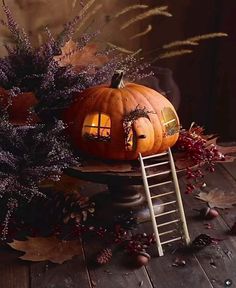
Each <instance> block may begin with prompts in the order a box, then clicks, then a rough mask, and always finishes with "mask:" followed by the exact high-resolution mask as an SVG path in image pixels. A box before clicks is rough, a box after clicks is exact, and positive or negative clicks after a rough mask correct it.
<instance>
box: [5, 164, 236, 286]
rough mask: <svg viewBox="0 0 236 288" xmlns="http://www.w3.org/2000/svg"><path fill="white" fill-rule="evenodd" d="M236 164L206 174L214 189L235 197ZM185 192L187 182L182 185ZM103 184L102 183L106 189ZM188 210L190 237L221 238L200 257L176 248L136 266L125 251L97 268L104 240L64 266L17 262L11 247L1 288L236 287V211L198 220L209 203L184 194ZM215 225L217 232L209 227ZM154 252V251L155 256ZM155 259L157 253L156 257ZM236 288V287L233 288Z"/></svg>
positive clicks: (146, 226)
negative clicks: (228, 283) (235, 228)
mask: <svg viewBox="0 0 236 288" xmlns="http://www.w3.org/2000/svg"><path fill="white" fill-rule="evenodd" d="M235 171H236V162H234V163H229V164H224V165H222V164H220V165H218V166H217V169H216V172H215V173H212V174H208V175H207V176H206V182H207V187H206V189H208V190H210V189H213V188H216V187H217V188H218V189H221V190H224V191H226V192H227V191H232V192H234V193H236V189H235V188H236V178H235ZM180 182H181V187H182V190H183V189H184V180H183V179H182V180H181V181H180ZM101 186H102V185H101ZM86 189H88V191H90V192H91V191H96V189H97V187H96V184H92V183H88V184H87V188H86V187H84V191H85V190H86ZM183 200H184V207H185V210H186V216H187V221H188V226H189V230H190V235H191V237H192V239H193V238H195V237H196V236H197V235H199V234H200V233H206V234H208V235H210V236H211V237H214V238H217V239H221V240H222V241H220V242H218V244H215V245H211V246H209V247H206V248H205V249H203V250H201V251H199V252H197V253H192V254H191V253H182V252H181V251H179V252H176V251H175V250H174V246H173V247H172V248H173V249H172V248H171V249H168V251H166V254H165V256H164V257H159V258H158V257H153V258H152V259H151V260H150V262H149V264H148V265H147V266H146V267H145V268H144V267H142V268H139V269H138V268H134V267H132V265H130V263H129V260H130V259H129V258H128V257H127V256H125V255H124V254H122V253H118V252H117V253H115V256H114V257H113V259H112V261H111V262H110V263H109V264H107V265H105V266H100V267H97V266H96V265H94V261H93V260H94V255H95V254H97V252H98V251H99V248H100V247H99V245H100V244H101V243H99V241H98V242H97V243H96V241H95V240H93V241H92V242H91V241H90V242H89V241H86V242H85V243H84V248H83V251H81V252H83V253H82V254H81V256H78V257H75V258H74V259H73V260H71V261H67V262H65V263H64V264H62V265H56V264H51V263H49V262H41V263H29V262H25V261H21V260H18V259H17V256H19V255H20V254H19V253H15V252H13V251H12V250H10V249H9V248H8V249H7V248H1V251H0V275H1V277H0V287H1V288H30V287H31V288H77V287H79V288H89V287H90V288H91V287H93V288H94V287H97V288H106V287H109V288H110V287H112V288H126V287H131V288H135V287H137V288H138V287H142V288H151V287H156V288H159V287H162V288H173V287H183V288H185V287H186V288H189V287H191V288H199V287H203V288H208V287H209V288H212V287H213V288H220V287H225V284H224V282H225V280H226V279H231V280H232V281H233V285H235V283H236V269H235V265H236V236H232V235H230V234H229V228H230V227H231V226H232V224H233V223H234V222H235V220H236V208H232V209H228V210H219V211H220V216H219V217H218V218H216V219H214V220H211V221H210V220H209V221H207V220H204V221H203V220H199V219H197V218H196V217H195V216H196V211H195V210H193V209H199V208H201V207H204V206H205V203H204V202H202V201H199V200H197V199H195V198H194V197H193V196H192V195H185V194H183ZM207 223H211V225H212V229H207V228H206V227H207V226H206V224H207ZM139 229H140V231H143V230H144V231H150V223H145V224H142V225H139ZM151 253H153V252H151ZM153 256H154V253H153ZM176 257H183V259H184V260H185V261H186V265H185V266H184V267H174V266H172V263H173V261H174V260H175V259H176ZM232 287H234V286H232Z"/></svg>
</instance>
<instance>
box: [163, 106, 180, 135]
mask: <svg viewBox="0 0 236 288" xmlns="http://www.w3.org/2000/svg"><path fill="white" fill-rule="evenodd" d="M161 114H162V121H163V122H162V123H163V125H164V126H165V135H166V136H170V135H174V134H176V133H178V132H179V124H178V120H177V117H176V115H175V113H174V111H173V110H172V109H171V108H170V107H165V108H164V109H163V110H162V111H161Z"/></svg>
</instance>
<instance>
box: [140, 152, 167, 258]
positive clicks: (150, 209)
mask: <svg viewBox="0 0 236 288" xmlns="http://www.w3.org/2000/svg"><path fill="white" fill-rule="evenodd" d="M139 160H140V163H141V171H142V178H143V185H144V190H145V193H146V197H147V202H148V208H149V211H150V216H151V220H152V226H153V231H154V235H155V237H156V245H157V250H158V253H159V256H163V255H164V253H163V249H162V246H161V240H160V236H159V231H158V227H157V225H156V219H155V213H154V209H153V206H152V200H151V197H150V191H149V187H148V181H147V177H146V171H145V168H144V163H143V159H142V155H141V153H139Z"/></svg>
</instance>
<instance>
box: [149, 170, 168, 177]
mask: <svg viewBox="0 0 236 288" xmlns="http://www.w3.org/2000/svg"><path fill="white" fill-rule="evenodd" d="M170 172H171V170H167V171H163V172H160V173H156V174H151V175H148V176H147V178H151V177H155V176H159V175H165V174H169V173H170Z"/></svg>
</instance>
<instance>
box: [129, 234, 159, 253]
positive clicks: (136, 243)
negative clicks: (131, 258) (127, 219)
mask: <svg viewBox="0 0 236 288" xmlns="http://www.w3.org/2000/svg"><path fill="white" fill-rule="evenodd" d="M155 243H156V240H155V237H154V234H146V233H138V234H134V235H132V236H131V238H130V239H129V240H127V241H126V243H125V249H126V250H127V251H128V252H130V253H139V252H142V251H146V249H147V248H148V247H149V246H151V245H153V244H155Z"/></svg>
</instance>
